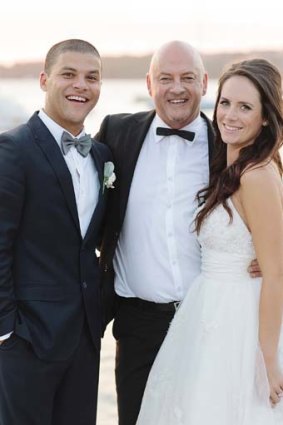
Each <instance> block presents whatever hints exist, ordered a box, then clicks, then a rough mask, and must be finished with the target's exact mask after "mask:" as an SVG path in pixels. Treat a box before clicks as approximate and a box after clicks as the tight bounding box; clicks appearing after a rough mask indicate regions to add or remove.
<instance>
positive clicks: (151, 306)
mask: <svg viewBox="0 0 283 425" xmlns="http://www.w3.org/2000/svg"><path fill="white" fill-rule="evenodd" d="M118 300H119V301H118V302H119V303H121V304H127V305H131V306H133V307H137V308H139V309H140V310H145V311H164V312H173V313H174V312H175V311H176V310H177V309H178V307H179V305H180V303H181V301H172V302H170V303H155V302H153V301H146V300H142V299H141V298H127V297H118Z"/></svg>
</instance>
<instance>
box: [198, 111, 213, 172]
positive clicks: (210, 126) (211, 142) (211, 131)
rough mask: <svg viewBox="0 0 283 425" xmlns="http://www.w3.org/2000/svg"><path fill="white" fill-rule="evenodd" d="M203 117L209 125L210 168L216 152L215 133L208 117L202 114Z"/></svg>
mask: <svg viewBox="0 0 283 425" xmlns="http://www.w3.org/2000/svg"><path fill="white" fill-rule="evenodd" d="M200 114H201V117H202V118H204V119H205V122H206V125H207V138H208V160H209V166H211V162H212V157H213V150H214V140H215V131H214V128H213V125H212V122H211V120H210V119H209V118H207V116H206V115H205V114H204V113H203V112H201V113H200Z"/></svg>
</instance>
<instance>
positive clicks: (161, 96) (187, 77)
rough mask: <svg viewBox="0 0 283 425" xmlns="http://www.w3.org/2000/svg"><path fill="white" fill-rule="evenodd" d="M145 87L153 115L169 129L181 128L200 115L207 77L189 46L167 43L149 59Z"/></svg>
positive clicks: (195, 53)
mask: <svg viewBox="0 0 283 425" xmlns="http://www.w3.org/2000/svg"><path fill="white" fill-rule="evenodd" d="M147 87H148V91H149V94H150V96H151V97H152V99H153V101H154V104H155V109H156V113H157V115H158V116H159V117H160V118H161V119H162V120H163V121H164V122H165V124H167V125H168V126H169V127H171V128H177V129H178V128H183V127H185V126H186V125H188V124H190V123H191V122H192V121H194V120H195V119H196V118H197V117H198V115H199V114H200V102H201V97H202V96H203V95H204V94H205V93H206V89H207V74H206V72H205V69H204V65H203V62H202V59H201V56H200V54H199V53H198V51H197V50H196V49H194V48H193V47H192V46H191V45H190V44H188V43H185V42H183V41H171V42H169V43H166V44H164V45H163V46H161V47H160V48H159V49H158V50H157V51H156V52H155V53H154V55H153V56H152V59H151V63H150V67H149V72H148V74H147Z"/></svg>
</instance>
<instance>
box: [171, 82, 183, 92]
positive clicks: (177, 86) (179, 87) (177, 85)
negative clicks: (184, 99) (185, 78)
mask: <svg viewBox="0 0 283 425" xmlns="http://www.w3.org/2000/svg"><path fill="white" fill-rule="evenodd" d="M171 90H172V91H173V92H174V93H176V94H182V93H184V91H185V87H184V86H183V83H182V81H181V80H179V79H178V80H177V79H176V80H174V81H173V84H172V88H171Z"/></svg>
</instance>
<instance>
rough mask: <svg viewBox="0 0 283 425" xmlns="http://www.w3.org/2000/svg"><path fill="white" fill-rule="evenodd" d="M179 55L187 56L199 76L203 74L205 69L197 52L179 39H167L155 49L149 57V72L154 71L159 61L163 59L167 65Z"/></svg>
mask: <svg viewBox="0 0 283 425" xmlns="http://www.w3.org/2000/svg"><path fill="white" fill-rule="evenodd" d="M180 56H184V57H187V58H189V60H190V61H191V62H192V64H193V66H194V67H195V68H196V70H198V72H199V74H200V76H201V77H202V76H203V75H204V73H205V69H204V65H203V61H202V58H201V56H200V54H199V52H198V51H197V50H196V49H195V48H194V47H193V46H191V45H190V44H189V43H186V42H184V41H179V40H174V41H169V42H168V43H166V44H163V45H162V46H161V47H160V48H159V49H158V50H156V51H155V53H154V54H153V56H152V58H151V62H150V66H149V74H151V73H152V72H154V71H155V69H156V68H158V67H159V64H160V63H162V62H164V61H165V62H166V63H167V64H168V66H169V65H170V63H174V61H175V60H178V59H179V57H180Z"/></svg>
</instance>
